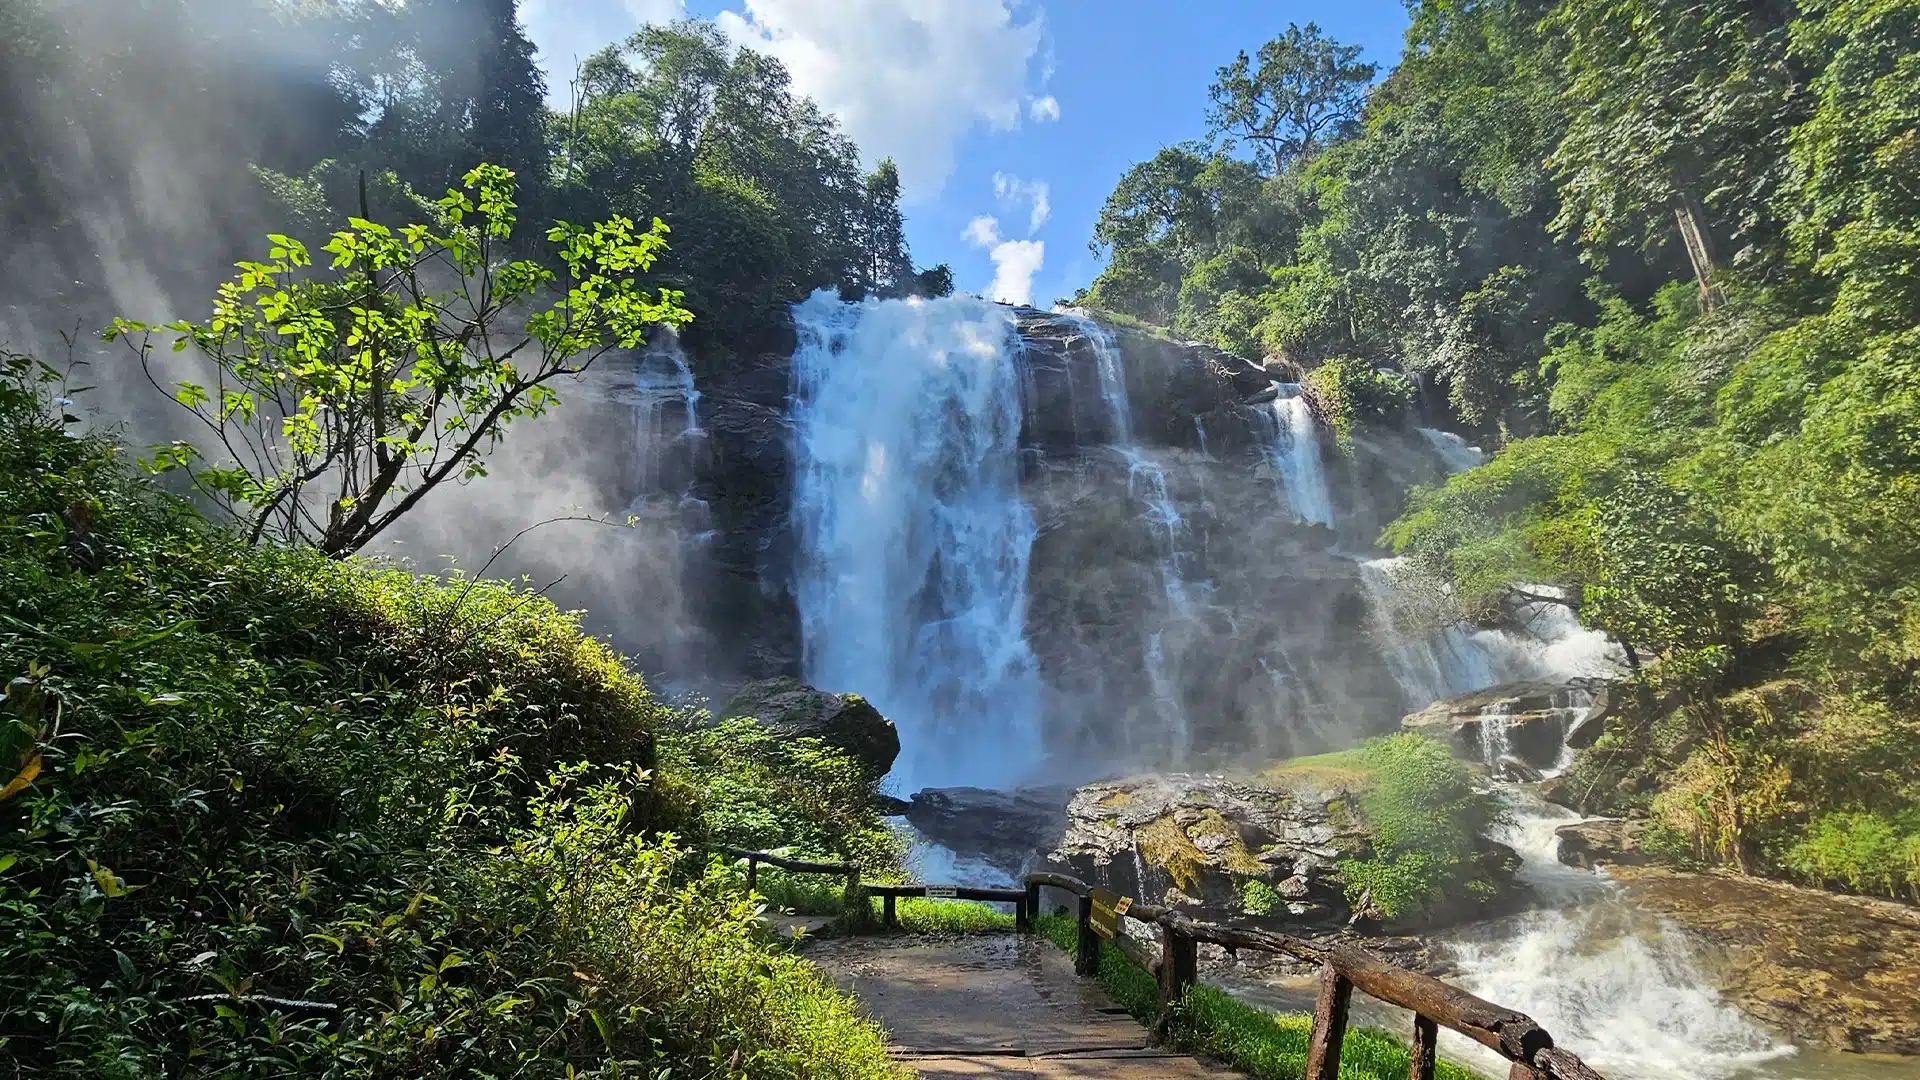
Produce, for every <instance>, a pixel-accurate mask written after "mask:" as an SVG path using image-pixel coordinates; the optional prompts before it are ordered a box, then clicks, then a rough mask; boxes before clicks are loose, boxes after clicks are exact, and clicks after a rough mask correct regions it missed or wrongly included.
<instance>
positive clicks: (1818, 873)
mask: <svg viewBox="0 0 1920 1080" xmlns="http://www.w3.org/2000/svg"><path fill="white" fill-rule="evenodd" d="M1782 861H1783V862H1784V863H1785V864H1786V866H1787V867H1788V868H1789V869H1791V870H1793V871H1794V872H1796V873H1799V874H1803V875H1805V876H1806V877H1808V878H1811V879H1812V880H1814V881H1816V882H1819V883H1821V884H1826V883H1831V882H1839V883H1842V884H1845V885H1846V887H1847V888H1849V889H1852V890H1853V891H1855V892H1868V893H1884V894H1886V895H1888V896H1900V895H1902V894H1905V895H1907V896H1910V897H1913V898H1914V899H1916V900H1920V814H1916V813H1908V814H1905V815H1901V816H1899V817H1888V816H1885V815H1882V814H1873V813H1859V812H1849V811H1838V812H1835V813H1830V814H1826V815H1823V816H1821V817H1820V818H1818V819H1816V820H1814V821H1813V822H1812V823H1810V824H1809V825H1808V826H1807V828H1806V831H1805V833H1804V834H1802V836H1801V838H1800V840H1799V841H1798V842H1797V843H1795V844H1794V845H1793V847H1792V848H1790V849H1789V850H1788V852H1787V854H1786V856H1785V857H1784V859H1783V860H1782Z"/></svg>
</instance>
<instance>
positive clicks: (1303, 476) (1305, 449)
mask: <svg viewBox="0 0 1920 1080" xmlns="http://www.w3.org/2000/svg"><path fill="white" fill-rule="evenodd" d="M1273 386H1274V389H1275V391H1277V393H1276V394H1275V396H1274V398H1273V400H1272V401H1270V402H1268V403H1267V408H1266V411H1265V412H1264V413H1263V414H1262V415H1263V416H1265V417H1266V424H1267V425H1268V441H1267V454H1268V456H1269V457H1270V458H1271V459H1272V461H1273V467H1274V471H1275V472H1277V473H1279V475H1280V480H1281V485H1282V488H1283V492H1282V493H1283V494H1284V495H1285V496H1286V499H1287V506H1288V507H1289V508H1290V509H1292V511H1293V516H1294V517H1297V518H1299V519H1300V520H1301V521H1313V522H1318V523H1320V524H1322V525H1326V526H1328V527H1332V525H1333V496H1332V495H1330V494H1328V492H1327V474H1326V470H1325V469H1324V468H1322V467H1321V462H1320V434H1319V429H1318V428H1317V427H1315V425H1314V421H1313V409H1312V408H1310V407H1309V406H1308V405H1307V399H1305V398H1303V397H1301V396H1300V387H1298V386H1296V385H1294V384H1293V383H1279V382H1277V383H1274V384H1273Z"/></svg>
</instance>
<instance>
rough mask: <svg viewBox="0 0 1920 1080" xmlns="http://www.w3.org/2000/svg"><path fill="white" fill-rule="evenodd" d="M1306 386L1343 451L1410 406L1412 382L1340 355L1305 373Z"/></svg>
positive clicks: (1397, 418) (1397, 419) (1396, 420)
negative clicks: (1356, 438)
mask: <svg viewBox="0 0 1920 1080" xmlns="http://www.w3.org/2000/svg"><path fill="white" fill-rule="evenodd" d="M1307 386H1308V387H1309V388H1310V389H1311V390H1312V391H1313V394H1314V396H1315V397H1316V398H1318V399H1319V402H1320V407H1321V408H1322V409H1323V410H1324V411H1325V412H1326V416H1327V421H1328V422H1329V423H1331V424H1332V425H1333V431H1334V436H1335V437H1336V438H1337V439H1338V440H1339V442H1340V447H1341V449H1343V450H1348V451H1351V450H1352V449H1353V436H1354V434H1355V433H1356V432H1358V431H1361V430H1363V429H1365V428H1368V427H1390V426H1392V425H1394V424H1397V423H1399V422H1400V420H1401V418H1402V417H1404V416H1405V415H1406V411H1407V407H1408V406H1410V405H1411V404H1413V383H1412V381H1411V380H1409V379H1408V378H1407V377H1406V376H1405V375H1402V374H1400V373H1399V372H1394V371H1376V370H1375V369H1374V368H1373V366H1372V365H1370V364H1368V363H1367V362H1365V361H1364V360H1357V359H1355V358H1353V357H1351V356H1343V357H1339V358H1337V359H1334V360H1329V361H1327V362H1326V363H1324V364H1321V365H1320V366H1319V367H1317V368H1314V369H1313V370H1312V371H1310V372H1308V373H1307Z"/></svg>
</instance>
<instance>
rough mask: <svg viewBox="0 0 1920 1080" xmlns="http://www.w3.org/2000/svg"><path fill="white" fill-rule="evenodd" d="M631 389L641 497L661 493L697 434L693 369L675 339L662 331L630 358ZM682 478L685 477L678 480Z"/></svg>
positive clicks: (678, 469)
mask: <svg viewBox="0 0 1920 1080" xmlns="http://www.w3.org/2000/svg"><path fill="white" fill-rule="evenodd" d="M633 385H634V393H635V396H636V397H637V398H638V399H639V400H638V401H637V402H636V403H635V407H634V424H635V428H636V430H635V432H634V442H635V445H636V446H637V447H638V452H639V459H640V460H639V463H638V464H639V479H640V489H641V491H642V492H643V493H645V494H649V495H653V494H661V493H663V492H665V490H666V487H667V486H668V484H669V483H671V482H672V481H673V480H674V479H675V473H676V471H678V472H680V473H684V472H685V470H684V469H683V468H680V463H681V461H682V459H683V458H684V456H685V452H686V448H687V447H688V446H689V445H690V444H691V443H692V442H693V441H694V440H696V439H698V438H699V437H700V436H701V434H702V432H701V430H700V391H699V390H697V389H695V388H694V384H693V369H692V368H691V367H689V366H688V364H687V354H686V351H685V350H684V349H682V348H681V347H680V337H679V335H677V334H675V333H674V332H673V331H672V330H670V329H669V330H664V331H662V332H661V333H660V335H659V336H658V337H656V338H655V339H654V340H653V341H651V342H648V343H647V347H646V348H645V349H643V350H642V351H641V352H640V354H639V356H637V357H636V358H635V359H634V368H633ZM680 478H681V479H684V478H685V477H684V476H681V477H680Z"/></svg>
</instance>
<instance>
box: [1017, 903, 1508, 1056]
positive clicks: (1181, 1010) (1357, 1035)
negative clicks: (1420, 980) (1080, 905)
mask: <svg viewBox="0 0 1920 1080" xmlns="http://www.w3.org/2000/svg"><path fill="white" fill-rule="evenodd" d="M1035 928H1036V929H1037V930H1038V931H1039V932H1040V933H1041V934H1042V935H1044V936H1045V937H1046V938H1048V939H1049V940H1051V941H1052V942H1053V943H1054V944H1055V945H1057V946H1059V947H1060V949H1061V950H1062V951H1063V952H1065V953H1066V954H1067V955H1069V956H1072V955H1074V946H1075V944H1076V941H1077V937H1078V930H1077V927H1076V926H1075V923H1074V920H1072V919H1070V918H1068V917H1066V916H1064V915H1044V916H1041V917H1040V919H1039V920H1038V921H1037V922H1036V924H1035ZM1097 977H1098V979H1099V981H1100V985H1101V986H1102V987H1103V988H1104V989H1105V990H1106V991H1107V994H1108V996H1110V997H1112V998H1113V1000H1114V1003H1115V1004H1117V1005H1119V1006H1120V1007H1121V1008H1123V1009H1126V1010H1127V1012H1129V1013H1131V1014H1132V1015H1133V1017H1134V1019H1136V1020H1138V1021H1140V1022H1141V1023H1142V1024H1149V1025H1150V1024H1152V1023H1153V1022H1154V1019H1155V1018H1156V1017H1157V1016H1158V1015H1159V1010H1160V984H1159V982H1158V981H1157V980H1155V979H1154V977H1153V975H1152V974H1151V973H1150V972H1148V971H1147V970H1146V969H1145V968H1142V967H1141V966H1140V965H1138V964H1136V963H1134V962H1133V960H1132V959H1130V958H1129V957H1128V956H1127V955H1126V954H1125V953H1123V952H1121V951H1120V950H1119V949H1117V948H1113V947H1111V946H1109V947H1106V948H1102V949H1101V950H1100V971H1099V974H1098V976H1097ZM1312 1027H1313V1017H1312V1016H1311V1015H1309V1014H1307V1013H1278V1014H1276V1013H1270V1012H1266V1011H1264V1010H1262V1009H1256V1008H1254V1007H1253V1006H1251V1005H1248V1004H1246V1003H1245V1002H1243V1001H1240V1000H1238V999H1237V998H1234V997H1233V996H1232V995H1230V994H1228V993H1226V992H1225V991H1223V990H1219V989H1216V988H1214V987H1211V986H1206V985H1198V986H1194V987H1193V988H1192V989H1190V990H1188V991H1187V996H1186V997H1185V998H1184V999H1183V1000H1182V1001H1181V1002H1180V1005H1179V1007H1178V1010H1177V1011H1176V1012H1175V1014H1174V1018H1173V1020H1172V1022H1171V1023H1170V1024H1169V1025H1168V1027H1167V1035H1168V1038H1169V1039H1171V1040H1172V1042H1173V1045H1174V1046H1176V1047H1178V1048H1179V1049H1182V1050H1188V1051H1193V1052H1196V1053H1201V1054H1206V1055H1208V1056H1209V1057H1213V1058H1216V1059H1218V1060H1220V1061H1222V1062H1224V1063H1226V1064H1227V1065H1229V1066H1231V1067H1233V1068H1234V1069H1237V1070H1239V1071H1241V1072H1244V1073H1246V1074H1248V1075H1249V1076H1254V1077H1258V1078H1260V1080H1299V1078H1300V1077H1302V1076H1304V1075H1305V1074H1306V1068H1307V1038H1308V1035H1309V1034H1310V1033H1311V1030H1312ZM1409 1059H1410V1055H1409V1052H1408V1049H1407V1046H1406V1044H1405V1043H1403V1042H1401V1041H1400V1040H1399V1039H1398V1038H1396V1037H1394V1035H1393V1034H1392V1033H1390V1032H1387V1031H1382V1030H1380V1029H1379V1028H1351V1029H1349V1030H1348V1031H1347V1036H1346V1040H1345V1041H1344V1042H1343V1043H1342V1044H1341V1050H1340V1076H1341V1078H1342V1080H1402V1078H1403V1077H1405V1076H1406V1075H1407V1067H1408V1064H1409ZM1434 1075H1435V1076H1436V1077H1438V1078H1440V1080H1482V1078H1481V1077H1480V1075H1479V1074H1478V1073H1475V1072H1473V1071H1472V1070H1470V1069H1466V1068H1463V1067H1461V1066H1459V1065H1456V1064H1454V1063H1453V1062H1450V1061H1441V1062H1439V1063H1438V1065H1437V1068H1436V1069H1435V1071H1434Z"/></svg>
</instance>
